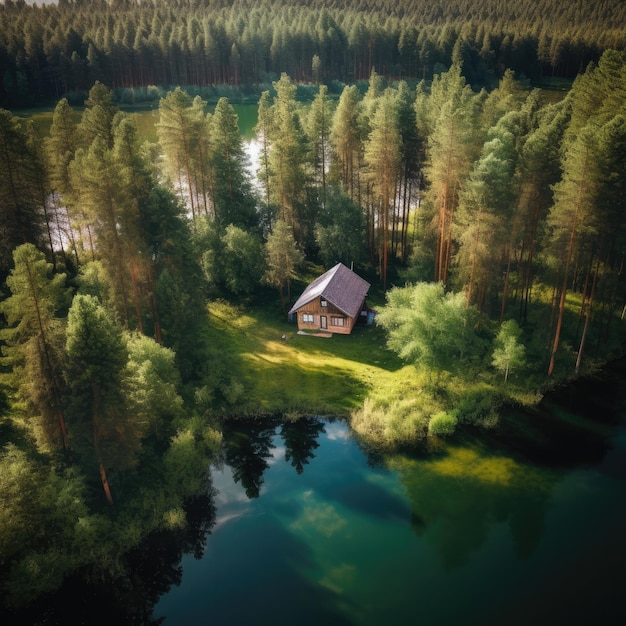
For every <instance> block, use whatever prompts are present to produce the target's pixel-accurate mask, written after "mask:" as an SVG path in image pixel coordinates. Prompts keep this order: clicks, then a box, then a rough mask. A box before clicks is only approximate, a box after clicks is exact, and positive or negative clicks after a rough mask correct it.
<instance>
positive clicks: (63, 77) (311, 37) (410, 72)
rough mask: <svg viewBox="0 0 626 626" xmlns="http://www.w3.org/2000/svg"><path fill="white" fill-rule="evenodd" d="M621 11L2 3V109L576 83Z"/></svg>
mask: <svg viewBox="0 0 626 626" xmlns="http://www.w3.org/2000/svg"><path fill="white" fill-rule="evenodd" d="M624 24H626V7H625V6H624V3H623V2H621V0H607V1H605V2H600V3H599V2H594V1H592V0H589V1H582V0H577V1H573V0H570V1H568V2H563V1H562V0H546V1H544V2H536V1H534V0H526V1H525V2H520V1H518V0H515V1H513V0H511V1H506V2H502V1H501V0H480V1H477V0H446V1H445V2H444V1H443V0H440V1H435V2H434V1H432V0H411V1H409V2H404V1H401V2H399V1H397V0H389V1H388V2H382V3H380V2H366V3H363V2H357V3H355V2H341V1H339V2H333V3H332V4H330V5H329V3H327V2H324V1H323V0H313V1H312V2H296V3H294V2H285V1H284V0H267V1H266V2H261V3H259V2H256V1H254V2H250V0H235V1H234V2H221V1H219V0H216V1H212V0H207V1H199V0H177V1H176V2H169V1H168V2H165V1H161V0H150V1H142V2H139V1H136V0H110V1H107V0H59V2H58V4H52V5H51V4H45V5H42V6H36V5H35V6H33V5H27V4H26V3H25V2H15V1H14V0H6V2H4V4H2V5H0V77H1V78H2V82H1V83H0V105H1V106H5V107H16V106H25V105H28V104H33V103H37V102H40V101H41V99H48V100H56V99H58V98H60V97H62V96H64V95H68V94H72V93H75V92H79V93H86V91H87V90H88V89H89V88H90V87H91V85H93V83H94V82H95V81H96V80H99V81H101V82H103V83H105V84H107V85H109V86H110V87H112V88H133V89H136V88H142V87H147V86H149V85H159V86H167V85H197V86H206V85H215V84H223V83H229V84H234V85H239V84H241V85H252V84H269V83H270V82H271V81H272V80H275V79H277V78H278V77H279V76H280V74H281V73H282V72H286V73H288V74H289V75H290V76H291V77H292V78H294V79H295V80H297V81H313V82H325V83H327V84H331V82H332V81H340V82H344V83H349V82H355V81H357V80H361V79H364V80H367V79H368V77H369V75H370V73H371V71H372V69H373V68H376V71H377V72H379V73H380V74H381V75H383V76H386V77H395V78H404V79H409V78H416V79H421V78H432V76H433V73H437V72H439V71H441V70H443V69H445V68H447V67H449V66H450V65H451V64H452V63H454V62H459V61H462V62H463V71H464V74H465V76H466V77H467V79H468V80H469V82H470V83H471V84H473V85H481V86H483V85H484V86H487V85H490V84H494V83H496V82H497V80H498V79H499V78H500V77H501V76H502V75H503V73H504V71H505V69H507V68H510V69H513V70H514V71H515V72H516V73H517V74H518V75H520V76H527V77H529V78H532V79H539V78H541V77H543V76H562V77H570V78H571V77H574V76H575V75H576V74H578V73H580V72H581V71H583V70H584V68H585V67H586V66H587V64H588V63H589V62H590V61H596V62H597V60H598V59H599V57H600V55H601V54H602V52H603V51H604V50H606V49H609V48H611V49H617V50H621V49H624V48H625V47H626V32H625V31H624V27H623V25H624Z"/></svg>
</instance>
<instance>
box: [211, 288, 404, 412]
mask: <svg viewBox="0 0 626 626" xmlns="http://www.w3.org/2000/svg"><path fill="white" fill-rule="evenodd" d="M286 317H287V316H286V315H285V314H284V313H283V312H282V310H281V308H280V303H279V302H278V301H276V302H273V301H271V300H270V301H268V302H266V303H261V304H260V305H259V304H255V305H254V306H250V307H246V308H244V307H240V306H234V305H232V304H229V303H226V302H224V301H216V302H212V303H211V304H210V305H209V323H210V327H211V337H210V341H211V343H212V345H213V347H214V349H216V350H218V351H222V350H223V351H227V352H228V354H229V355H230V356H231V357H232V358H233V359H234V362H233V366H232V367H233V368H236V369H237V372H238V377H239V381H240V382H241V383H242V384H243V387H244V394H243V398H242V399H241V400H240V401H239V402H237V407H236V408H237V409H239V410H242V409H243V410H244V411H245V412H246V413H250V412H252V413H289V412H301V413H307V414H325V415H348V414H349V413H350V412H351V411H353V410H355V409H357V408H359V407H360V406H361V405H362V404H363V402H364V400H365V398H366V397H367V395H368V394H369V393H370V391H371V390H372V389H374V388H375V387H388V386H394V385H395V384H396V382H397V381H396V379H397V372H398V371H399V370H400V368H402V362H401V361H400V360H399V359H398V358H397V357H396V355H395V354H393V353H392V352H390V351H389V350H387V348H386V346H385V337H384V334H383V331H382V329H380V328H377V327H375V326H373V327H368V326H359V327H357V328H355V329H354V331H353V332H352V334H351V335H333V336H332V337H329V338H323V337H314V336H304V335H298V334H297V326H296V325H295V324H290V323H288V322H287V319H286ZM283 335H284V336H285V339H284V340H283V339H282V336H283Z"/></svg>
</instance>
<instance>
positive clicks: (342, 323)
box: [297, 298, 356, 335]
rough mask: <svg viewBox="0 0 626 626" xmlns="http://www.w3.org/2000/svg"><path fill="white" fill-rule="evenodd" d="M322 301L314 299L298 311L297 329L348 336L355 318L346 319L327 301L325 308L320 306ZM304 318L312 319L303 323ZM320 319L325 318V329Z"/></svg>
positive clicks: (344, 315)
mask: <svg viewBox="0 0 626 626" xmlns="http://www.w3.org/2000/svg"><path fill="white" fill-rule="evenodd" d="M322 300H323V298H316V299H315V300H312V301H311V302H309V303H308V304H305V305H304V306H303V307H301V308H300V309H298V311H297V316H298V329H299V330H308V331H321V332H329V333H334V334H339V335H349V334H350V333H351V332H352V329H353V328H354V325H355V323H356V318H354V317H348V316H347V315H346V314H345V313H343V312H342V311H340V310H339V309H338V308H337V307H335V306H333V304H332V303H331V302H328V301H327V300H326V306H322ZM304 316H313V319H312V321H304V319H305V318H304ZM322 317H326V327H324V326H323V324H322V321H323V320H322Z"/></svg>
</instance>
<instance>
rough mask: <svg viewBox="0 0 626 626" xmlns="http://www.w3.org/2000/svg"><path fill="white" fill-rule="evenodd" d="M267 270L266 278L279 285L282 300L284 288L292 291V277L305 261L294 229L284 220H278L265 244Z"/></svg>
mask: <svg viewBox="0 0 626 626" xmlns="http://www.w3.org/2000/svg"><path fill="white" fill-rule="evenodd" d="M265 255H266V261H267V272H266V274H265V279H266V280H267V282H268V283H269V284H270V285H273V286H275V287H278V291H279V293H280V297H281V300H282V298H283V290H284V288H285V287H287V295H289V293H290V285H291V279H292V278H294V277H295V275H296V274H295V273H296V270H297V269H298V268H299V267H300V266H301V265H302V263H303V262H304V255H303V253H302V251H301V250H300V249H299V248H298V246H297V245H296V241H295V238H294V236H293V229H292V228H291V227H290V226H289V225H288V224H287V223H286V222H285V221H283V220H276V221H275V222H274V226H273V229H272V232H271V233H270V234H269V236H268V238H267V243H266V244H265Z"/></svg>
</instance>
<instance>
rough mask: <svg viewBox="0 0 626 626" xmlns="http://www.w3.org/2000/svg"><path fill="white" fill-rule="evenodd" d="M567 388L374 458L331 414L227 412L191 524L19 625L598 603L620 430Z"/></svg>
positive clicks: (612, 590) (624, 440) (520, 611)
mask: <svg viewBox="0 0 626 626" xmlns="http://www.w3.org/2000/svg"><path fill="white" fill-rule="evenodd" d="M579 392H580V393H582V394H584V396H585V413H582V412H581V411H579V407H580V406H581V405H582V404H583V403H580V404H578V403H577V402H576V400H575V398H574V399H571V398H570V397H569V396H568V401H567V403H561V404H559V405H558V406H557V405H554V404H553V401H552V400H550V404H547V403H545V404H543V405H542V406H540V407H539V408H538V409H537V410H534V411H531V412H527V413H523V414H520V413H517V414H514V415H513V414H512V415H510V416H509V417H508V418H505V419H504V420H503V421H502V425H501V426H500V427H499V429H497V430H494V431H488V432H480V433H471V432H470V433H466V434H464V435H459V436H457V437H455V438H454V440H453V441H451V442H447V443H445V444H443V445H441V446H439V447H435V448H430V449H422V450H420V451H416V452H415V453H413V454H402V455H388V456H383V457H380V456H379V457H377V458H376V459H375V462H372V459H368V457H367V456H366V455H365V454H364V451H363V450H362V449H361V448H359V446H358V445H357V442H355V441H354V440H353V439H352V436H351V432H350V430H349V428H348V427H347V426H346V425H345V424H344V423H341V422H329V421H322V420H319V419H316V418H307V419H303V420H300V421H297V422H285V423H282V422H281V421H280V420H279V419H278V418H276V419H274V418H264V419H262V420H261V419H259V420H249V421H233V422H229V423H227V424H226V425H225V427H224V444H223V453H222V454H223V456H222V466H221V467H218V468H217V469H216V470H215V471H214V472H213V483H214V485H215V488H216V491H213V492H210V493H207V494H205V496H203V497H202V498H199V499H196V500H194V501H192V502H190V503H188V507H187V519H188V525H187V527H186V528H185V529H182V530H179V531H176V532H169V533H165V532H163V533H159V534H155V535H153V536H152V537H150V538H149V540H148V541H147V542H145V543H144V544H142V546H140V547H139V548H138V549H137V550H135V551H133V552H132V553H131V554H129V555H128V556H127V560H126V566H127V567H126V569H127V572H126V574H125V576H124V577H122V578H121V579H120V580H119V581H117V584H116V585H113V584H108V585H107V584H102V583H100V582H95V581H92V582H91V583H90V584H89V585H87V584H85V583H83V582H80V581H78V580H73V581H70V583H69V584H68V585H66V587H65V588H64V589H63V590H62V591H61V592H59V594H58V595H57V597H56V598H55V601H54V608H53V609H51V610H49V611H48V613H47V614H45V615H46V617H45V619H43V620H42V619H41V616H39V621H37V620H36V619H30V620H26V622H24V621H23V622H22V623H33V624H36V623H46V624H79V623H86V622H89V621H90V620H89V619H88V618H85V616H86V615H87V616H89V611H88V610H87V604H89V605H90V606H91V609H90V610H91V611H92V612H93V606H98V607H102V608H101V610H100V609H99V610H98V613H99V616H100V615H101V616H103V619H105V620H106V621H108V622H109V623H119V624H150V625H152V624H158V623H161V622H162V621H163V620H164V623H165V624H168V623H171V624H186V625H187V624H205V623H214V624H220V625H221V624H238V623H241V624H244V623H256V624H272V626H280V625H282V624H285V625H286V624H289V625H291V624H299V625H302V624H325V625H333V624H341V625H344V624H345V625H350V624H354V625H358V626H378V625H379V624H381V623H392V624H404V623H414V622H423V623H430V624H433V623H436V624H451V623H458V622H459V621H468V616H471V619H469V622H470V623H480V624H481V625H482V626H486V625H487V624H502V623H522V622H527V621H529V620H531V619H533V616H537V615H544V616H546V615H550V616H551V618H553V621H554V623H565V622H567V623H568V624H574V623H583V622H582V621H581V619H578V617H582V616H584V617H585V619H587V620H588V621H587V622H586V623H591V622H592V621H593V620H591V621H589V620H590V616H593V615H594V614H595V615H596V616H602V617H603V618H607V616H609V615H610V614H611V612H613V613H614V612H615V607H616V606H618V607H619V604H618V602H617V591H618V590H619V591H620V592H621V587H620V585H619V584H618V582H619V580H620V578H619V576H620V572H621V568H622V566H623V562H624V559H626V546H624V543H623V540H622V532H623V526H624V524H625V523H626V463H625V462H624V459H625V458H626V430H625V429H624V427H623V418H624V415H623V413H619V412H616V411H615V410H614V409H613V408H611V407H608V406H607V405H606V404H605V403H604V400H605V399H606V395H605V394H603V393H602V391H597V390H595V391H592V390H590V389H588V388H586V387H583V386H581V387H580V390H579ZM568 393H571V392H568ZM592 393H595V394H600V396H601V398H602V399H603V401H602V403H601V406H602V410H601V411H600V412H598V411H596V410H593V409H589V406H590V405H589V402H590V396H591V394H592ZM620 402H621V404H619V407H621V410H622V411H623V407H624V402H623V398H622V400H620ZM564 407H565V408H567V410H564ZM217 490H219V493H217ZM216 507H217V508H218V513H219V516H220V517H219V523H216ZM209 534H210V535H211V536H209ZM191 555H193V557H195V558H192V556H191ZM485 590H488V599H487V601H485V594H486V591H485ZM570 590H574V591H575V595H574V597H573V598H572V594H571V593H570ZM583 597H584V598H585V602H587V604H586V605H585V607H586V608H585V607H583V609H581V607H580V606H579V605H578V598H583ZM77 598H78V600H77ZM451 598H454V600H455V601H454V602H450V599H451ZM272 599H274V600H275V601H272ZM77 606H79V607H81V610H83V611H84V612H83V613H82V614H81V616H80V618H79V617H77V616H74V617H72V616H71V615H70V616H68V614H67V612H68V611H69V610H70V609H68V608H67V607H77ZM587 609H588V610H587ZM159 616H161V617H159ZM559 616H560V618H562V619H559ZM3 617H4V616H3ZM81 620H82V621H81ZM91 621H93V620H91ZM99 621H101V620H99ZM596 623H599V621H598V620H596ZM603 623H613V622H611V621H610V620H607V619H604V622H603ZM615 623H617V622H615ZM620 623H626V621H623V622H620Z"/></svg>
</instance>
